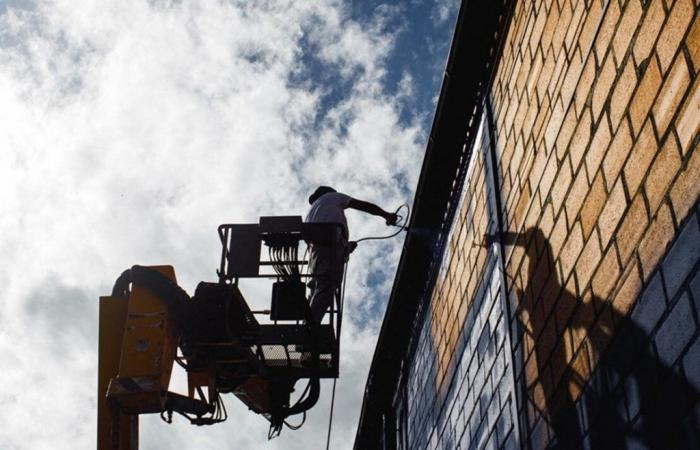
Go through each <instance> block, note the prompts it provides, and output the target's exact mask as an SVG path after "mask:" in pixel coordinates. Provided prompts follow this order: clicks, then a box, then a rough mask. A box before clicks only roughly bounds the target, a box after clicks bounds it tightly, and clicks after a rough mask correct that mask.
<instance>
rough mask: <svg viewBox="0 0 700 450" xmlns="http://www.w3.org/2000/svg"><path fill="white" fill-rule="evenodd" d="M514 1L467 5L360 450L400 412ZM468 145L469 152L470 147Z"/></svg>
mask: <svg viewBox="0 0 700 450" xmlns="http://www.w3.org/2000/svg"><path fill="white" fill-rule="evenodd" d="M512 3H513V2H512V1H509V0H464V1H463V2H462V5H461V7H460V11H459V16H458V19H457V24H456V28H455V33H454V37H453V40H452V46H451V48H450V55H449V58H448V61H447V67H446V70H445V75H444V79H443V83H442V88H441V91H440V98H439V100H438V105H437V111H436V113H435V118H434V120H433V126H432V130H431V133H430V138H429V141H428V147H427V149H426V152H425V159H424V160H423V167H422V169H421V175H420V179H419V181H418V187H417V189H416V196H415V199H414V202H413V213H412V215H411V221H410V224H409V225H410V230H411V231H410V232H409V233H408V236H407V237H406V241H405V243H404V248H403V253H402V254H401V259H400V261H399V266H398V270H397V274H396V278H395V280H394V286H393V288H392V292H391V297H390V299H389V304H388V306H387V311H386V314H385V316H384V322H383V323H382V327H381V331H380V333H379V339H378V342H377V347H376V349H375V352H374V357H373V359H372V365H371V368H370V372H369V375H368V378H367V384H366V386H365V393H364V400H363V405H362V412H361V415H360V422H359V425H358V429H357V436H356V439H355V449H356V450H363V449H373V448H380V447H379V443H380V442H381V440H382V437H381V436H382V423H383V419H382V415H383V414H384V413H385V412H386V411H389V410H390V409H391V407H392V399H393V395H394V393H395V391H396V383H397V380H398V379H399V374H400V370H401V364H402V360H403V358H404V356H405V354H406V353H407V350H408V348H409V345H410V342H411V336H412V335H413V331H414V328H415V326H416V325H417V318H418V317H419V316H420V315H421V310H422V308H423V305H424V303H425V302H426V301H427V300H428V295H429V293H430V292H431V290H432V283H433V282H434V274H435V268H436V267H437V266H438V265H439V264H440V259H441V255H442V253H443V248H444V245H445V235H446V232H447V228H448V226H449V224H450V223H451V220H452V216H453V214H454V210H455V204H454V203H455V202H454V200H455V199H456V197H457V194H458V193H459V191H460V189H461V184H462V181H463V179H462V178H463V174H464V171H465V170H466V165H467V164H466V161H468V159H469V153H468V152H469V151H470V149H471V140H473V138H474V136H475V134H476V128H477V126H478V118H479V117H480V114H481V109H482V106H483V100H484V93H485V89H484V86H489V84H490V80H491V77H492V74H493V66H494V63H495V61H496V55H497V54H498V53H499V49H498V43H499V41H500V34H501V33H500V31H501V30H502V28H503V26H504V24H505V23H506V22H507V20H506V19H507V18H508V16H509V14H508V13H509V11H510V8H511V6H512ZM465 144H466V145H465Z"/></svg>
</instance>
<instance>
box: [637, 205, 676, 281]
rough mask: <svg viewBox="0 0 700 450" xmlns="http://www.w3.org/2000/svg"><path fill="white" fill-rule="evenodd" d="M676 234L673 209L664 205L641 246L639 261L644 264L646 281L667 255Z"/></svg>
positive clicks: (643, 269)
mask: <svg viewBox="0 0 700 450" xmlns="http://www.w3.org/2000/svg"><path fill="white" fill-rule="evenodd" d="M674 233H675V230H674V228H673V219H672V218H671V209H670V208H669V207H668V205H666V204H664V205H662V207H661V209H659V212H658V214H657V215H656V217H655V218H654V220H653V221H652V222H651V225H649V229H648V230H647V232H646V234H645V235H644V238H643V239H642V242H640V244H639V260H640V261H641V263H642V272H643V273H644V279H645V280H646V279H648V278H649V275H651V273H652V272H653V271H654V269H656V266H657V265H658V263H659V261H661V258H662V257H663V256H664V254H665V253H666V247H667V245H668V243H669V242H671V240H672V239H673V235H674Z"/></svg>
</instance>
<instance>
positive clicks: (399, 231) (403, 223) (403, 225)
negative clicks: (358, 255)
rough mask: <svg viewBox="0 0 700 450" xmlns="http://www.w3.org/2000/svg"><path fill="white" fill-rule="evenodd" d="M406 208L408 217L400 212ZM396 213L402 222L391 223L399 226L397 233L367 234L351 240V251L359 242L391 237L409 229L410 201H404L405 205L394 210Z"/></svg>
mask: <svg viewBox="0 0 700 450" xmlns="http://www.w3.org/2000/svg"><path fill="white" fill-rule="evenodd" d="M403 208H406V217H403V216H402V215H400V214H399V211H401V209H403ZM394 214H396V221H397V222H401V224H400V225H397V224H391V226H392V227H396V228H398V230H397V231H396V233H393V234H390V235H388V236H367V237H364V238H362V239H358V240H356V241H351V242H349V245H350V251H353V250H355V247H357V244H359V243H360V242H362V241H373V240H381V239H391V238H393V237H394V236H396V235H398V234H399V233H401V232H402V231H407V230H408V227H407V226H406V223H407V222H408V218H409V217H410V216H411V208H409V206H408V203H404V204H403V205H401V206H399V207H398V208H396V211H394Z"/></svg>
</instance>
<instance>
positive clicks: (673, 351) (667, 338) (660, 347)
mask: <svg viewBox="0 0 700 450" xmlns="http://www.w3.org/2000/svg"><path fill="white" fill-rule="evenodd" d="M679 1H680V0H679ZM694 333H695V323H694V322H693V314H692V312H691V309H690V302H689V300H688V295H687V294H683V295H682V296H681V298H680V299H679V300H678V302H677V303H676V305H675V306H674V307H673V309H672V310H671V313H670V314H669V315H668V317H667V318H666V320H664V321H663V323H662V325H661V328H659V331H658V333H657V334H656V338H655V339H654V343H655V344H656V349H657V351H658V353H659V359H660V360H661V361H662V362H663V363H664V364H666V365H668V366H672V365H673V364H674V363H675V362H676V360H677V359H678V357H679V356H680V355H681V352H682V351H683V349H684V348H685V347H686V345H688V343H689V342H690V338H692V337H693V334H694Z"/></svg>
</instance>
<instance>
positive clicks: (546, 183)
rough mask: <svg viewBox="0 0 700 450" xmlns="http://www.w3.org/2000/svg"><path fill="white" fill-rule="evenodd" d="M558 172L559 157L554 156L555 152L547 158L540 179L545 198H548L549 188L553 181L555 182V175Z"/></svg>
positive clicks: (540, 187) (542, 194)
mask: <svg viewBox="0 0 700 450" xmlns="http://www.w3.org/2000/svg"><path fill="white" fill-rule="evenodd" d="M556 174H557V158H556V157H555V156H554V154H551V153H550V155H549V159H548V160H547V165H546V166H545V168H544V172H542V178H541V179H540V185H539V189H540V194H541V196H542V198H543V199H546V198H547V196H548V195H549V190H550V189H551V187H552V183H554V179H555V176H556Z"/></svg>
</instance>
